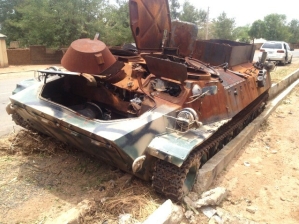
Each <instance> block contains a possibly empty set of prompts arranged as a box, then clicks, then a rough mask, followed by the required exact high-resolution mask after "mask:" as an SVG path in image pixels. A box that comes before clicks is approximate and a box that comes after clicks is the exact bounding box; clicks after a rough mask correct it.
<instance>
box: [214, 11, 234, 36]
mask: <svg viewBox="0 0 299 224" xmlns="http://www.w3.org/2000/svg"><path fill="white" fill-rule="evenodd" d="M212 28H213V30H212V32H213V37H214V38H216V39H225V40H235V37H234V33H233V30H234V28H235V19H230V18H227V15H226V13H225V12H223V13H221V14H220V16H218V17H217V19H214V20H213V26H212Z"/></svg>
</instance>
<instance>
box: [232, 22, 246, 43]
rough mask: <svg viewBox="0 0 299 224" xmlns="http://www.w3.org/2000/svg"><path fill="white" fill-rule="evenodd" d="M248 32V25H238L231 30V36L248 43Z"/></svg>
mask: <svg viewBox="0 0 299 224" xmlns="http://www.w3.org/2000/svg"><path fill="white" fill-rule="evenodd" d="M248 33H249V25H247V26H240V27H237V28H235V29H234V30H233V36H234V37H235V38H236V40H237V41H240V42H244V43H250V36H249V35H248Z"/></svg>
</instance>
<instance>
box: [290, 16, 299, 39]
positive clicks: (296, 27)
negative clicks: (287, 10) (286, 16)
mask: <svg viewBox="0 0 299 224" xmlns="http://www.w3.org/2000/svg"><path fill="white" fill-rule="evenodd" d="M289 33H290V34H291V35H290V38H289V40H288V41H289V42H290V43H299V20H296V19H293V20H292V21H291V22H290V23H289Z"/></svg>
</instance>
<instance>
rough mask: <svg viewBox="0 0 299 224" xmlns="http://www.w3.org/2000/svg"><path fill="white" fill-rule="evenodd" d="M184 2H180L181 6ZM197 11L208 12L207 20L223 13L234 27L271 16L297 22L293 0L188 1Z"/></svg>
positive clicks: (297, 15) (182, 0) (297, 17)
mask: <svg viewBox="0 0 299 224" xmlns="http://www.w3.org/2000/svg"><path fill="white" fill-rule="evenodd" d="M183 2H184V0H180V3H181V4H182V3H183ZM189 2H190V3H191V4H192V5H194V6H195V7H196V8H198V9H202V10H208V8H209V11H210V13H209V15H210V16H209V18H210V20H212V19H213V18H215V19H216V18H217V17H218V16H219V15H220V14H221V13H222V12H225V13H226V15H227V18H234V19H235V22H236V26H245V25H247V24H249V25H251V24H252V23H253V22H254V21H256V20H259V19H260V20H264V17H265V16H267V15H269V14H272V13H277V14H284V15H286V17H287V22H290V21H291V20H292V19H297V20H299V12H298V11H299V8H298V7H297V6H296V5H297V4H296V1H294V0H283V1H281V2H280V1H278V2H277V1H265V0H248V1H245V0H242V1H240V0H239V1H238V0H189Z"/></svg>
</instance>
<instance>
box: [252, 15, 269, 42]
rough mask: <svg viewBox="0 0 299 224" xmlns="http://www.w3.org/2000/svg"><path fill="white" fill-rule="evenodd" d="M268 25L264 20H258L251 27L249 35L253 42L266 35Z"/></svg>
mask: <svg viewBox="0 0 299 224" xmlns="http://www.w3.org/2000/svg"><path fill="white" fill-rule="evenodd" d="M265 29H266V25H265V23H264V21H262V20H256V21H254V22H253V24H252V25H251V27H250V29H249V31H248V34H249V36H250V38H251V39H252V40H254V39H258V38H262V37H263V35H264V33H265Z"/></svg>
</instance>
